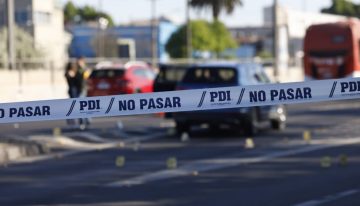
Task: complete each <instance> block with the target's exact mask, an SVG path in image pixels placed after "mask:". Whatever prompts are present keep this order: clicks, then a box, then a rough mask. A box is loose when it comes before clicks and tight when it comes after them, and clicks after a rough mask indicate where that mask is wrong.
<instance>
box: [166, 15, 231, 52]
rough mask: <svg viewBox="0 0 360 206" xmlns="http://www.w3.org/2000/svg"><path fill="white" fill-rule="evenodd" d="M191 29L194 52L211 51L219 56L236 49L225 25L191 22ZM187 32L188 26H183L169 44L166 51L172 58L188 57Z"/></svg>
mask: <svg viewBox="0 0 360 206" xmlns="http://www.w3.org/2000/svg"><path fill="white" fill-rule="evenodd" d="M190 27H191V38H192V39H191V43H192V48H193V50H194V51H211V52H215V53H216V54H219V53H220V52H222V51H224V50H225V49H227V48H234V47H236V43H235V41H234V39H233V38H232V37H231V35H230V33H229V32H228V30H227V29H226V27H225V25H224V24H222V23H221V22H219V21H216V22H214V23H212V24H209V23H208V22H206V21H203V20H197V21H191V22H190ZM186 31H187V25H183V26H181V27H180V28H179V29H178V30H177V31H176V32H174V33H173V34H172V35H171V37H170V39H169V41H168V42H167V44H166V46H165V49H166V51H167V52H168V53H169V54H170V56H171V57H172V58H185V57H187V49H186V41H187V40H186Z"/></svg>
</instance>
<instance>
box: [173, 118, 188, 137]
mask: <svg viewBox="0 0 360 206" xmlns="http://www.w3.org/2000/svg"><path fill="white" fill-rule="evenodd" d="M189 130H190V125H189V124H187V123H186V122H180V121H176V134H177V135H181V134H182V133H184V132H189Z"/></svg>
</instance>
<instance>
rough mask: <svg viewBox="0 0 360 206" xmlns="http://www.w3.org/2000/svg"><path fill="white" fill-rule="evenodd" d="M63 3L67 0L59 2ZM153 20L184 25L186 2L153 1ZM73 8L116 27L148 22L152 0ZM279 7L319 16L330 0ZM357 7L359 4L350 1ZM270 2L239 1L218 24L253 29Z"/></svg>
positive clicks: (93, 0) (82, 0) (195, 14)
mask: <svg viewBox="0 0 360 206" xmlns="http://www.w3.org/2000/svg"><path fill="white" fill-rule="evenodd" d="M62 1H63V2H64V3H65V2H67V1H68V0H62ZM154 1H155V2H156V3H155V5H156V16H157V17H158V16H166V17H169V18H170V19H171V20H173V21H174V22H176V23H178V24H181V23H183V22H185V11H186V0H154ZM72 2H73V3H74V4H75V5H77V6H84V5H91V6H94V7H96V8H98V9H99V10H102V11H105V12H107V13H109V14H110V15H111V16H112V17H113V18H114V21H115V23H116V24H126V23H128V22H130V21H133V20H144V19H149V18H151V2H152V0H72ZM278 2H279V4H280V5H282V6H285V7H288V8H291V9H296V10H301V11H307V12H319V11H320V9H321V8H324V7H329V6H330V5H331V0H278ZM353 2H355V3H360V0H353ZM272 3H273V0H243V6H241V7H237V8H236V9H235V11H234V12H233V14H231V15H226V14H222V15H221V16H220V20H221V21H223V22H224V23H225V24H226V25H227V26H253V25H254V26H255V25H261V24H262V22H263V8H264V7H265V6H270V5H271V4H272ZM190 16H191V18H192V19H193V18H204V19H209V20H210V19H211V11H210V10H208V11H207V12H205V11H203V10H197V9H192V10H191V14H190Z"/></svg>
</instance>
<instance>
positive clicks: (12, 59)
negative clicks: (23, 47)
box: [7, 0, 16, 69]
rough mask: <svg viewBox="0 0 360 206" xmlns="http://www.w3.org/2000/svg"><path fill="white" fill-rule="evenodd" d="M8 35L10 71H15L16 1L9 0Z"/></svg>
mask: <svg viewBox="0 0 360 206" xmlns="http://www.w3.org/2000/svg"><path fill="white" fill-rule="evenodd" d="M7 26H8V29H7V35H8V59H9V69H15V67H16V66H15V63H16V60H15V41H14V34H15V32H14V1H13V0H7Z"/></svg>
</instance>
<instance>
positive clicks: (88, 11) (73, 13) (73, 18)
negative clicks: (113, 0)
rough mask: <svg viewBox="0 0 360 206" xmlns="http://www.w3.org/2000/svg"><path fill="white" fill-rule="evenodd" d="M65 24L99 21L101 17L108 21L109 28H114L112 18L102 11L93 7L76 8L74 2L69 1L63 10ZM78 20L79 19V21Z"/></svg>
mask: <svg viewBox="0 0 360 206" xmlns="http://www.w3.org/2000/svg"><path fill="white" fill-rule="evenodd" d="M63 12H64V20H65V24H67V23H78V21H80V22H92V21H97V20H98V19H99V18H100V17H103V18H105V19H107V20H108V23H109V24H108V26H114V21H113V19H112V17H111V16H110V15H109V14H107V13H105V12H101V11H97V10H96V9H95V8H94V7H92V6H88V5H86V6H84V7H76V6H75V5H74V4H73V3H72V1H68V2H67V3H66V4H65V6H64V9H63ZM77 18H78V19H77Z"/></svg>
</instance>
